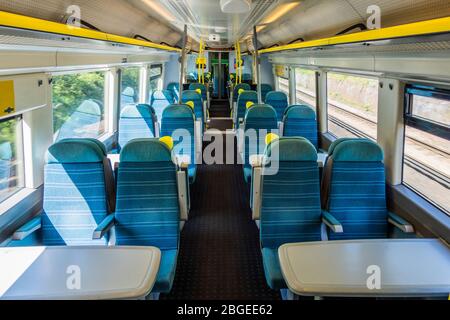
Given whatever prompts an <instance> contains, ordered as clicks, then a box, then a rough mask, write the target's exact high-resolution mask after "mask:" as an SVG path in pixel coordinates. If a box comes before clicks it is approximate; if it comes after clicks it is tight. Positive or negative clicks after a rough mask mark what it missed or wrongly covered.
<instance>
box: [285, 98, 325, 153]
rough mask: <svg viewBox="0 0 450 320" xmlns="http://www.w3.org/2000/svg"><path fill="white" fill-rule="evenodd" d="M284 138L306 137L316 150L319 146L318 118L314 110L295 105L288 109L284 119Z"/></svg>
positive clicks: (305, 106)
mask: <svg viewBox="0 0 450 320" xmlns="http://www.w3.org/2000/svg"><path fill="white" fill-rule="evenodd" d="M283 124H284V125H283V136H284V137H304V138H306V139H308V140H309V141H310V142H311V143H312V144H313V145H314V147H315V148H316V150H317V149H318V146H319V137H318V129H317V117H316V112H315V111H314V109H313V108H311V107H310V106H307V105H295V106H290V107H288V108H287V109H286V112H285V114H284V117H283Z"/></svg>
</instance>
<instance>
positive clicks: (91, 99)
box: [52, 71, 106, 141]
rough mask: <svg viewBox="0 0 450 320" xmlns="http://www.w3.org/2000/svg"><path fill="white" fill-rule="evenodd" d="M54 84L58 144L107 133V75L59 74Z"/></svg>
mask: <svg viewBox="0 0 450 320" xmlns="http://www.w3.org/2000/svg"><path fill="white" fill-rule="evenodd" d="M52 83H53V85H52V92H53V127H54V132H55V136H54V138H55V141H58V140H61V139H65V138H98V137H100V136H101V135H103V134H104V133H105V132H106V127H105V107H104V101H105V72H100V71H98V72H85V73H75V74H64V75H57V76H54V77H53V82H52Z"/></svg>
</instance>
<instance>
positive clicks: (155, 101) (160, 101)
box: [150, 90, 175, 121]
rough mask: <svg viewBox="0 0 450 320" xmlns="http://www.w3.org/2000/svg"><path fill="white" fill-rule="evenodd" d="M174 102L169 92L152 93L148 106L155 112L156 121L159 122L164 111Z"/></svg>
mask: <svg viewBox="0 0 450 320" xmlns="http://www.w3.org/2000/svg"><path fill="white" fill-rule="evenodd" d="M174 102H175V98H174V96H173V93H172V91H170V90H163V91H154V92H153V93H152V96H151V99H150V104H151V106H152V107H153V109H154V110H155V114H156V119H157V121H161V118H162V113H163V111H164V109H165V108H167V107H168V106H169V105H171V104H173V103H174Z"/></svg>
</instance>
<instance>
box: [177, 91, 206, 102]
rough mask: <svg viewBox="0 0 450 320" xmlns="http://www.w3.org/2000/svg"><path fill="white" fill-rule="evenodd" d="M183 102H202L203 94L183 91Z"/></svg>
mask: <svg viewBox="0 0 450 320" xmlns="http://www.w3.org/2000/svg"><path fill="white" fill-rule="evenodd" d="M182 100H183V102H186V101H195V100H197V101H199V100H200V101H201V100H202V96H201V94H199V93H198V92H197V91H195V90H186V91H183V96H182Z"/></svg>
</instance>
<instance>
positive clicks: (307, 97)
mask: <svg viewBox="0 0 450 320" xmlns="http://www.w3.org/2000/svg"><path fill="white" fill-rule="evenodd" d="M295 78H296V79H295V80H296V87H297V88H296V89H297V90H296V103H297V104H304V103H306V104H309V105H310V106H312V107H314V108H316V107H317V105H316V104H317V100H316V97H317V89H316V72H315V71H312V70H305V69H300V68H297V69H295Z"/></svg>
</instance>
